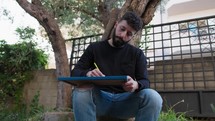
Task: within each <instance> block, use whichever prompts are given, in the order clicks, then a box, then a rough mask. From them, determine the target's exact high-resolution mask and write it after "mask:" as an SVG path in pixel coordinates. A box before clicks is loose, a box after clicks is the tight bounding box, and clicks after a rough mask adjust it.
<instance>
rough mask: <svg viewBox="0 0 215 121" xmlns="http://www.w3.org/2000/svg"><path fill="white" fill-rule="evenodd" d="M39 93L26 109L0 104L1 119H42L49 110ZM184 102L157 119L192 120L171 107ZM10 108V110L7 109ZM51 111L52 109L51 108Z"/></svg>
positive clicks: (23, 120)
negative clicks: (42, 104) (45, 107)
mask: <svg viewBox="0 0 215 121" xmlns="http://www.w3.org/2000/svg"><path fill="white" fill-rule="evenodd" d="M38 97H39V94H38V95H35V97H34V99H33V100H32V103H31V105H30V107H29V109H27V106H25V105H22V106H21V108H14V109H10V108H8V107H7V106H6V105H3V104H1V103H0V104H1V105H0V119H1V121H43V119H44V114H45V113H46V112H50V110H49V111H48V110H46V109H44V108H43V106H41V105H40V104H39V103H38V102H39V99H38ZM182 102H184V101H183V100H182V101H180V102H178V103H176V104H175V105H173V106H172V107H170V108H168V110H167V111H166V112H164V111H163V112H161V114H160V117H159V120H158V121H194V120H193V119H192V118H190V117H186V116H185V113H186V112H182V113H176V112H175V111H174V110H173V108H174V107H175V106H176V105H178V104H180V103H182ZM9 109H10V110H9ZM52 111H53V110H52Z"/></svg>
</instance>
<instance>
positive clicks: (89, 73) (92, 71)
mask: <svg viewBox="0 0 215 121" xmlns="http://www.w3.org/2000/svg"><path fill="white" fill-rule="evenodd" d="M86 76H88V77H91V76H93V77H96V76H105V75H104V74H103V73H102V72H101V71H100V70H99V69H94V70H91V71H88V72H87V74H86Z"/></svg>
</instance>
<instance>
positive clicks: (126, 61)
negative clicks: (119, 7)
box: [72, 12, 162, 121]
mask: <svg viewBox="0 0 215 121" xmlns="http://www.w3.org/2000/svg"><path fill="white" fill-rule="evenodd" d="M142 26H143V25H142V21H141V19H140V18H139V17H138V16H137V15H136V14H135V13H133V12H126V13H125V15H124V16H123V17H122V18H121V19H120V20H119V21H118V22H116V24H115V26H114V31H113V33H112V37H111V38H110V39H108V40H106V41H100V42H96V43H93V44H91V45H89V46H88V48H87V49H86V51H85V52H84V54H83V55H82V57H81V58H80V60H79V61H78V63H77V64H76V66H75V67H74V69H73V71H72V76H89V77H90V76H116V75H117V76H118V75H127V82H125V83H124V84H122V85H120V86H97V85H80V86H77V87H75V89H74V90H73V111H74V116H75V120H76V121H96V117H97V116H109V117H115V118H119V119H128V118H130V117H135V120H136V121H156V120H157V119H158V116H159V113H160V110H161V107H162V98H161V96H160V95H159V94H158V93H157V92H156V91H155V90H153V89H149V80H148V78H147V64H146V57H145V56H144V54H143V52H142V51H141V50H140V49H138V48H136V47H134V46H132V45H130V44H128V42H129V41H130V40H131V39H132V37H133V36H134V35H135V34H136V33H137V32H138V31H139V30H140V29H141V28H142ZM94 63H96V64H97V65H98V67H99V69H98V68H96V67H95V66H94Z"/></svg>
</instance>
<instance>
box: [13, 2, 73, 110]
mask: <svg viewBox="0 0 215 121" xmlns="http://www.w3.org/2000/svg"><path fill="white" fill-rule="evenodd" d="M16 1H17V3H18V4H19V5H20V6H21V7H22V8H23V9H24V10H25V11H26V12H27V13H29V14H30V15H31V16H33V17H34V18H36V19H37V20H38V22H39V23H40V24H41V25H42V26H43V27H44V28H45V31H46V32H47V35H48V37H49V40H50V42H51V45H52V48H53V50H54V55H55V61H56V71H57V73H56V74H57V77H59V76H69V75H70V74H69V73H70V70H69V63H68V58H67V53H66V45H65V40H64V38H63V36H62V34H61V32H60V28H59V26H58V24H57V22H56V20H55V19H54V18H53V17H52V15H51V14H50V13H48V12H47V11H46V10H45V9H44V8H43V6H42V4H41V2H40V0H32V3H30V2H28V1H27V0H16ZM70 93H71V86H70V85H69V84H66V83H63V82H59V83H58V96H57V104H56V107H57V108H58V109H65V108H67V107H68V106H70V102H71V101H70V99H71V98H70Z"/></svg>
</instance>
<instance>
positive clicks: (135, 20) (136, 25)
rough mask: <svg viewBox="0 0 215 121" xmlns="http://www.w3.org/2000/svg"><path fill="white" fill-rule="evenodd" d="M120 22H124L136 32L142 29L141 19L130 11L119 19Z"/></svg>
mask: <svg viewBox="0 0 215 121" xmlns="http://www.w3.org/2000/svg"><path fill="white" fill-rule="evenodd" d="M122 20H126V21H127V23H128V25H129V26H131V27H132V28H133V29H134V30H136V31H139V30H140V29H142V27H143V22H142V20H141V18H140V17H139V16H138V15H137V14H136V13H134V12H132V11H128V12H126V13H125V14H124V15H123V16H122V18H121V19H120V21H122Z"/></svg>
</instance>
